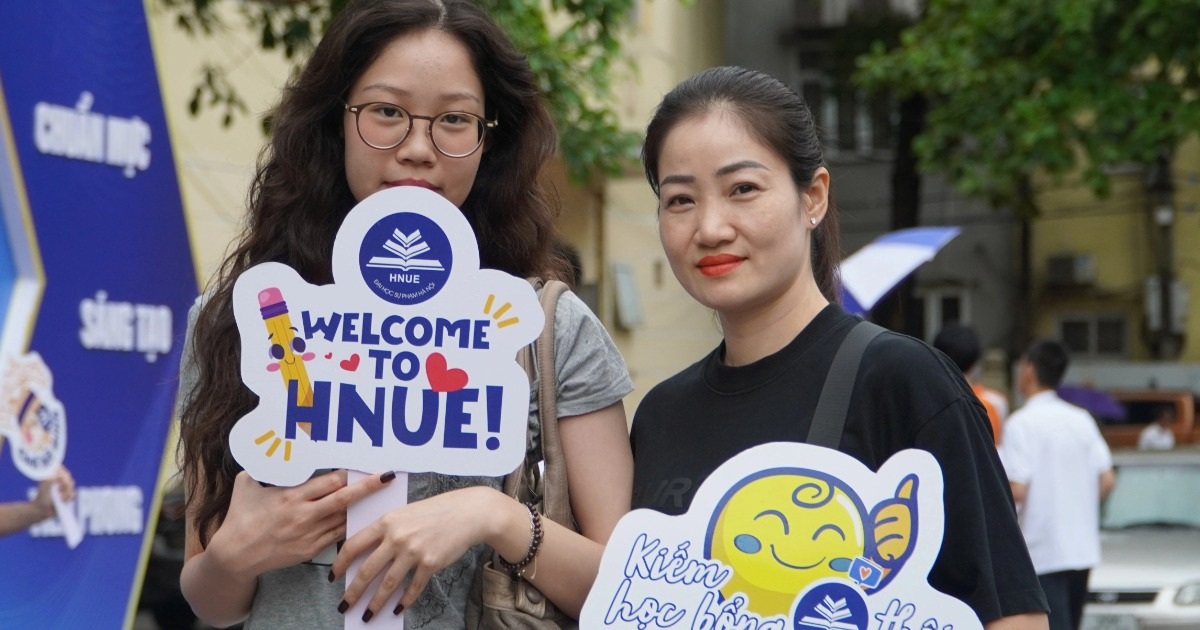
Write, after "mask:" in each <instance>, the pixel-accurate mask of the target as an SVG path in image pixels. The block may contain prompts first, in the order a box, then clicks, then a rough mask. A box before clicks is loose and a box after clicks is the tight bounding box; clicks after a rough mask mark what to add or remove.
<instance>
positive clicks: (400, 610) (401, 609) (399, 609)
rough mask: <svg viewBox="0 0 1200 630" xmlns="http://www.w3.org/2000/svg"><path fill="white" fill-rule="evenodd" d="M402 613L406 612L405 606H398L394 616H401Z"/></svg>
mask: <svg viewBox="0 0 1200 630" xmlns="http://www.w3.org/2000/svg"><path fill="white" fill-rule="evenodd" d="M402 612H404V604H396V610H393V611H392V614H393V615H399V614H400V613H402Z"/></svg>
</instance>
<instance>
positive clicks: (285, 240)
mask: <svg viewBox="0 0 1200 630" xmlns="http://www.w3.org/2000/svg"><path fill="white" fill-rule="evenodd" d="M555 144H556V141H555V132H554V126H553V123H552V121H551V120H550V117H549V115H548V113H547V111H546V109H545V107H544V105H543V104H542V102H541V100H540V97H539V95H538V93H537V85H536V81H535V78H534V76H533V74H532V73H531V71H530V69H529V66H528V64H527V62H526V60H525V58H524V57H523V56H522V55H521V54H519V53H518V52H517V51H516V50H514V48H513V46H512V45H511V43H509V41H508V40H507V39H506V38H505V36H504V34H503V33H502V31H500V30H499V29H498V28H497V27H496V25H495V24H493V23H492V22H491V21H490V20H489V19H488V17H487V16H486V15H485V14H484V13H482V11H481V10H480V9H479V8H477V7H476V5H475V4H474V3H473V2H470V1H469V0H363V1H357V0H356V1H354V2H351V3H350V5H349V6H347V7H346V8H344V9H343V10H342V11H341V13H339V15H338V16H337V18H336V19H335V20H334V21H333V23H332V24H331V25H330V27H329V29H328V31H327V33H326V34H325V36H324V38H323V39H322V41H321V42H320V44H319V45H318V46H317V48H316V50H315V51H314V52H313V55H312V57H311V59H310V60H309V61H308V62H307V64H306V65H305V67H304V69H303V71H302V72H301V73H300V74H299V75H298V76H297V77H296V78H295V79H294V80H293V81H291V83H290V84H289V85H288V86H287V88H286V89H285V90H284V93H283V98H282V101H281V102H280V104H279V106H278V109H277V110H276V112H275V116H274V119H273V130H272V137H271V141H270V146H269V147H268V148H267V149H266V151H265V152H264V154H263V157H262V158H261V160H260V165H259V168H258V172H257V175H256V177H255V179H254V182H253V184H252V187H251V191H250V204H249V215H248V219H247V224H246V228H245V230H244V233H243V234H242V236H241V238H240V240H239V241H238V242H237V244H236V247H235V248H234V249H233V250H232V253H231V254H230V255H229V257H228V258H227V259H226V260H225V262H224V264H223V266H222V267H221V269H220V271H219V273H218V274H217V276H216V277H215V279H214V281H213V284H212V286H211V287H210V288H209V290H208V292H207V293H206V295H205V296H204V297H202V298H201V299H200V300H198V301H197V306H196V307H194V308H193V309H192V313H191V321H190V322H189V338H188V343H187V347H186V354H185V359H184V364H183V368H182V370H181V379H182V382H181V401H182V405H183V411H182V446H181V450H182V455H183V469H184V476H185V479H186V484H187V489H188V520H187V525H188V540H187V550H186V561H185V565H184V570H183V575H182V578H181V584H182V588H183V591H184V594H185V595H186V597H187V598H188V601H189V602H190V603H191V605H192V607H193V608H194V609H195V610H196V612H197V613H198V614H199V615H200V617H201V618H203V619H204V620H206V621H207V622H209V623H211V624H213V625H218V626H226V625H230V624H233V623H236V622H239V621H243V620H244V621H245V622H246V627H247V628H255V627H262V628H333V627H337V628H341V627H342V625H343V617H342V612H343V611H345V610H346V609H347V608H348V607H349V606H352V605H354V604H355V602H357V601H359V600H362V599H364V598H365V599H366V600H367V601H368V602H369V603H368V610H367V613H366V614H365V615H364V617H363V619H364V620H369V619H370V618H371V617H373V616H375V615H377V614H380V613H381V612H383V611H381V610H380V609H381V607H382V606H383V605H384V603H385V602H386V601H387V599H388V597H389V596H390V595H392V594H394V593H395V592H396V590H397V589H402V590H403V597H402V599H401V600H400V606H398V607H397V608H395V609H394V610H392V611H388V612H394V613H397V614H399V613H400V612H401V611H404V612H405V616H406V619H407V622H408V624H409V625H410V627H414V628H446V629H455V630H461V628H463V627H464V625H465V622H464V607H465V604H466V599H467V593H468V589H469V587H470V585H471V581H472V579H473V578H474V577H475V574H476V572H477V569H478V566H479V563H480V559H481V557H482V556H483V553H484V551H485V545H487V546H490V547H491V548H493V549H495V550H496V551H497V552H499V554H500V556H501V557H502V558H504V559H505V560H506V561H508V562H510V563H519V562H520V561H521V560H522V559H523V558H524V557H525V556H526V555H527V554H528V553H529V551H530V548H531V546H533V545H532V541H533V538H532V537H531V521H533V518H532V515H531V514H530V512H529V511H528V510H527V508H526V507H525V506H524V505H521V504H519V503H517V502H516V501H514V500H512V499H510V498H509V497H508V496H506V495H504V494H503V493H502V492H500V491H498V488H499V486H500V482H501V479H499V478H484V477H453V476H446V475H439V474H432V473H420V474H412V475H410V476H409V503H408V504H407V505H405V506H402V507H399V508H397V509H395V510H393V511H391V512H390V513H388V514H386V515H385V516H384V517H382V518H380V519H379V520H378V521H376V522H375V523H373V524H372V525H370V526H368V527H367V528H365V529H364V530H363V531H361V532H360V533H358V534H356V535H355V536H352V537H351V538H350V539H348V540H346V541H345V542H344V543H343V544H341V545H339V546H338V548H339V549H340V552H338V555H337V559H336V560H335V561H333V562H332V564H330V562H329V561H328V560H324V561H323V563H322V561H321V560H320V559H316V558H315V557H316V556H318V554H319V552H321V551H322V550H323V549H326V548H328V547H329V546H330V545H332V544H334V543H337V542H338V541H340V540H341V539H342V538H343V537H344V536H345V531H346V517H345V509H346V506H347V505H349V504H351V503H353V502H354V501H357V500H358V499H360V498H362V497H363V496H365V495H366V494H368V493H370V492H373V491H375V490H377V489H379V488H380V487H382V486H383V485H384V484H386V483H387V482H388V481H390V479H391V476H390V475H388V474H384V475H381V476H373V477H368V478H366V479H363V480H362V481H359V482H357V483H355V484H352V485H347V482H346V477H345V473H344V472H333V473H327V474H322V475H316V476H314V477H313V478H312V479H310V480H309V481H307V482H305V483H303V484H301V485H299V486H296V487H293V488H276V487H264V486H262V485H260V484H259V483H257V482H255V481H254V480H252V479H250V478H249V477H248V476H247V474H246V473H245V472H241V471H240V468H239V466H238V465H237V464H236V462H235V461H234V460H233V458H232V457H231V455H230V451H229V446H228V437H229V432H230V429H231V427H232V425H233V424H234V423H235V422H236V421H237V420H238V419H239V418H240V417H241V416H242V415H244V414H245V413H246V412H248V411H249V410H250V409H252V408H253V407H254V405H255V404H256V401H255V398H254V396H253V395H252V394H251V392H250V391H249V390H248V389H246V388H245V387H244V386H243V385H242V383H241V380H240V377H239V359H238V355H239V336H238V331H237V329H236V326H235V323H234V317H233V311H232V306H231V296H232V291H233V286H234V283H235V281H236V280H237V278H238V276H239V274H240V273H241V272H243V271H245V270H246V269H248V268H250V267H252V266H253V265H256V264H258V263H262V262H267V261H275V262H281V263H285V264H287V265H290V266H291V267H293V268H294V269H296V270H297V271H298V272H299V273H300V275H301V276H302V277H304V278H305V279H306V281H308V282H309V283H312V284H323V283H328V282H330V281H332V277H331V269H330V258H331V253H332V247H333V240H334V236H335V234H336V232H337V230H338V227H339V226H340V224H341V222H342V219H343V218H344V217H345V215H346V213H347V212H348V211H349V210H350V208H351V207H352V206H353V205H354V204H355V203H357V202H358V201H360V200H362V199H364V198H365V197H367V196H368V195H371V194H372V193H375V192H377V191H380V190H383V189H385V188H388V187H391V186H422V187H425V188H429V189H431V190H433V191H436V192H438V193H439V194H441V195H442V196H443V197H445V198H446V199H448V200H449V201H451V202H453V203H454V204H455V205H457V206H458V207H459V208H460V209H461V210H462V212H463V214H465V215H466V217H467V219H468V220H469V221H470V223H471V225H472V227H473V228H474V231H475V235H476V237H477V239H478V241H479V247H480V258H481V261H482V263H483V265H484V266H485V267H490V268H494V269H500V270H504V271H507V272H509V273H512V274H514V275H518V276H533V275H541V276H546V275H558V274H560V273H562V270H565V265H563V262H562V261H561V260H560V259H559V257H558V256H557V255H556V254H555V253H554V251H555V250H554V249H553V246H552V237H553V234H554V221H555V214H556V211H555V208H554V206H553V205H552V204H551V202H550V200H549V199H548V198H547V195H546V193H545V191H544V190H543V189H542V187H541V186H540V185H539V182H538V176H539V174H540V172H541V170H542V167H543V166H544V165H545V163H546V161H547V160H548V159H549V158H550V157H551V156H552V155H553V153H554V151H555ZM556 319H557V325H556V326H555V339H556V343H555V348H556V352H555V354H556V360H555V365H554V366H552V368H553V369H554V370H555V372H556V375H557V378H558V383H559V391H558V399H557V404H558V412H559V415H560V416H564V417H563V418H562V422H561V432H560V437H561V440H562V447H563V451H564V458H565V460H566V464H567V473H568V477H569V479H570V481H569V484H570V488H569V489H570V495H571V499H572V501H571V503H572V507H573V511H574V515H575V517H576V519H577V521H578V530H579V532H580V533H576V532H574V531H571V530H568V529H566V528H563V527H560V526H558V525H556V524H555V523H553V522H551V521H549V520H548V519H541V540H540V546H539V547H538V548H537V555H536V559H537V563H536V565H534V566H535V567H536V568H535V569H534V570H530V571H526V572H525V574H524V575H525V578H524V579H528V580H530V581H531V582H532V583H533V584H534V585H535V586H536V587H537V588H538V589H540V590H541V592H542V593H544V594H545V595H546V596H547V597H548V598H549V599H550V600H551V601H552V602H553V603H554V604H556V605H557V606H558V607H559V608H561V609H563V610H564V611H565V612H567V613H568V614H572V615H575V614H577V613H578V611H579V610H580V608H581V607H582V605H583V600H584V598H585V597H586V594H587V591H588V589H589V588H590V586H591V583H592V581H593V580H594V578H595V573H596V570H597V567H598V565H599V559H600V556H601V554H602V551H603V543H604V542H606V541H607V539H608V536H609V534H610V533H611V531H612V529H613V527H614V525H615V524H616V521H617V520H618V519H619V518H620V517H621V516H622V515H623V514H624V513H625V512H626V511H628V509H629V501H630V492H631V490H630V488H631V483H632V482H631V479H632V458H631V454H630V451H629V445H628V437H627V435H628V434H627V430H626V422H625V412H624V409H623V407H622V403H621V399H622V398H623V397H624V396H625V394H627V393H628V392H629V391H630V390H631V389H632V382H631V381H630V378H629V375H628V373H627V372H626V370H625V367H624V364H623V362H622V361H621V358H620V356H619V355H618V354H617V352H616V349H615V347H614V345H613V343H612V341H611V339H609V337H608V336H607V334H606V333H605V331H604V329H603V327H602V326H601V325H600V323H599V322H598V321H597V320H596V319H595V317H594V316H592V315H591V314H590V312H589V311H588V310H587V308H586V307H585V306H584V305H583V304H582V302H581V301H580V300H579V299H578V298H576V297H575V296H573V295H571V294H569V293H568V294H566V295H564V297H563V298H562V299H561V300H560V302H559V306H558V310H557V312H556ZM531 412H532V413H531V415H530V418H531V423H536V410H531ZM567 416H570V417H567ZM376 545H377V547H376ZM356 557H357V558H364V559H367V562H366V564H364V569H363V571H362V572H360V573H359V575H358V576H357V578H356V579H355V580H354V581H353V582H351V583H349V584H347V583H346V581H345V571H346V569H347V567H348V566H349V565H350V563H351V561H353V560H354V559H355V558H356ZM381 574H382V575H384V576H385V579H384V581H383V582H381V586H380V587H379V588H377V589H372V588H368V584H369V583H370V581H371V577H373V576H377V575H381Z"/></svg>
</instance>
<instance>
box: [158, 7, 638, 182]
mask: <svg viewBox="0 0 1200 630" xmlns="http://www.w3.org/2000/svg"><path fill="white" fill-rule="evenodd" d="M158 2H159V3H160V5H161V6H163V7H165V8H166V9H167V10H169V11H172V12H173V13H174V16H175V23H176V24H177V25H178V26H179V27H180V28H182V29H183V30H184V31H186V32H188V33H190V34H192V35H195V36H206V35H210V34H212V33H213V32H214V31H216V30H218V29H224V28H230V27H235V28H247V29H250V31H251V32H255V33H258V34H259V43H260V45H261V46H262V48H263V49H266V50H270V51H277V52H278V53H280V54H282V55H283V56H284V57H285V58H287V59H289V60H291V61H293V62H294V63H300V62H301V61H302V60H303V59H304V58H306V57H307V55H308V53H309V52H311V50H312V48H313V46H314V45H315V44H316V42H317V41H318V40H319V39H320V36H321V34H322V33H324V32H325V28H326V26H327V25H328V24H329V22H330V20H331V19H332V18H333V16H334V15H336V14H337V12H338V11H340V10H341V9H342V8H343V7H344V6H345V4H346V0H251V1H239V0H158ZM222 4H228V5H229V6H230V7H231V8H232V11H233V13H230V12H228V11H225V10H222ZM481 4H482V5H483V6H484V7H485V8H486V9H487V10H488V11H489V12H490V13H491V14H492V16H493V17H494V18H495V19H496V21H497V22H498V23H500V25H501V26H503V27H504V29H505V30H506V31H507V32H508V34H509V36H510V37H511V38H512V39H513V42H514V43H515V44H516V46H517V47H518V48H519V49H520V50H522V51H524V52H525V53H526V54H527V55H528V56H529V64H530V66H531V67H532V68H533V71H534V72H535V73H536V74H537V75H538V77H539V79H540V80H541V87H542V91H543V93H544V94H545V96H546V100H547V103H548V105H549V107H550V110H551V113H552V114H553V115H554V119H555V121H556V123H557V124H558V130H559V151H560V154H561V156H562V158H563V160H564V162H565V163H566V165H567V170H568V172H569V174H570V176H571V178H572V179H573V180H574V181H576V182H580V183H582V182H587V181H589V180H591V179H592V178H594V177H596V176H599V175H603V174H613V173H618V172H620V171H621V170H622V168H623V167H624V166H625V165H626V164H628V163H629V161H630V160H635V159H636V156H637V147H638V143H639V142H640V136H639V135H638V134H637V133H634V132H631V131H627V130H624V129H622V128H621V126H620V124H619V121H618V118H617V115H616V113H615V112H614V110H613V105H612V92H611V86H612V83H611V81H612V78H613V77H614V76H619V73H621V72H627V71H631V70H632V69H631V68H630V67H628V65H626V64H624V63H623V61H622V57H621V56H620V41H619V37H620V35H621V34H622V31H623V29H624V28H625V26H626V25H627V24H628V23H629V16H630V12H631V11H632V9H633V0H546V1H544V2H543V1H541V0H481ZM231 14H232V15H237V16H239V17H240V20H241V22H242V23H241V24H240V25H236V26H235V25H228V24H225V23H224V22H223V21H222V19H221V17H220V16H221V15H231ZM206 108H213V109H217V110H219V111H221V115H222V119H223V122H224V124H225V125H228V124H230V123H231V122H232V121H233V119H234V117H235V116H237V115H243V114H245V113H246V106H245V104H244V103H243V102H242V101H241V99H240V98H239V97H238V95H237V91H236V90H235V89H234V88H233V87H232V86H231V85H230V84H229V82H228V81H227V80H226V78H225V69H224V68H222V67H219V66H213V65H206V66H205V67H203V68H202V69H201V76H200V78H199V79H198V81H197V84H196V87H195V89H194V91H193V94H192V99H191V102H190V103H189V109H190V110H191V112H192V114H193V115H196V114H198V113H199V112H200V111H201V110H204V109H206Z"/></svg>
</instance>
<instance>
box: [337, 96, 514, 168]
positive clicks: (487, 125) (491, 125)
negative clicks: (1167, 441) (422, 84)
mask: <svg viewBox="0 0 1200 630" xmlns="http://www.w3.org/2000/svg"><path fill="white" fill-rule="evenodd" d="M370 105H388V106H391V107H395V108H396V109H398V110H400V111H402V112H404V113H405V114H407V115H408V129H406V130H405V131H404V135H403V136H401V137H400V140H399V141H397V142H396V143H395V144H393V145H391V146H387V147H381V146H376V145H374V144H371V142H370V141H368V140H367V139H366V138H364V137H363V133H362V127H361V126H359V117H358V115H359V113H360V112H362V110H363V108H365V107H368V106H370ZM342 106H343V107H345V109H346V111H347V112H350V113H351V114H354V130H355V131H357V132H358V139H359V140H362V141H363V144H365V145H367V146H369V147H371V148H372V149H376V150H378V151H391V150H392V149H395V148H396V147H398V146H400V145H402V144H404V141H405V140H408V136H409V135H411V134H412V129H413V121H414V120H425V121H428V122H429V125H428V126H426V127H425V135H427V136H429V144H432V145H433V148H435V149H437V152H438V153H441V154H442V155H444V156H446V157H449V158H465V157H470V156H471V155H474V154H475V152H476V151H478V150H479V147H482V146H483V141H484V139H486V138H487V132H488V130H489V129H495V128H496V126H497V125H499V124H500V121H499V120H488V119H486V118H484V117H483V116H480V115H478V114H472V113H471V112H463V111H458V110H451V111H446V112H442V113H440V114H437V115H434V116H418V115H417V114H414V113H412V112H410V111H408V110H407V109H404V108H403V107H400V106H399V105H396V104H395V103H389V102H387V101H371V102H369V103H360V104H358V105H351V104H349V103H342ZM447 114H458V115H461V116H468V117H470V118H474V119H475V120H477V121H479V123H481V124H482V127H481V131H480V132H479V143H478V144H476V145H475V148H473V149H471V150H470V151H467V152H466V153H462V154H459V155H455V154H453V153H449V152H447V151H446V150H445V149H443V148H442V147H440V146H438V143H437V141H436V140H434V139H433V121H435V120H437V119H439V118H441V117H442V116H445V115H447Z"/></svg>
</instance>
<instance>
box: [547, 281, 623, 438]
mask: <svg viewBox="0 0 1200 630" xmlns="http://www.w3.org/2000/svg"><path fill="white" fill-rule="evenodd" d="M554 371H555V374H556V375H557V376H558V416H559V417H560V418H562V417H567V416H578V415H581V414H585V413H589V412H592V411H597V410H600V409H603V408H605V407H607V406H609V405H611V404H613V403H615V402H617V401H619V400H621V399H622V398H624V397H625V396H626V395H627V394H629V392H631V391H633V380H632V379H631V378H629V370H628V369H626V368H625V361H624V360H623V359H622V358H621V353H620V352H618V351H617V346H616V344H614V343H613V340H612V338H611V337H609V336H608V331H607V330H605V329H604V324H601V323H600V320H599V319H597V318H596V316H595V315H594V314H593V313H592V311H591V310H590V309H588V307H587V305H585V304H584V303H583V301H582V300H580V299H579V298H578V297H577V296H576V295H575V294H574V293H572V292H570V291H567V292H566V293H563V295H562V297H561V298H559V300H558V306H557V308H556V309H555V311H554Z"/></svg>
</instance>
